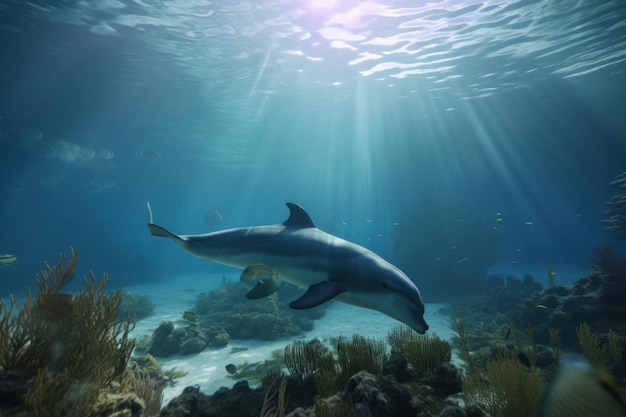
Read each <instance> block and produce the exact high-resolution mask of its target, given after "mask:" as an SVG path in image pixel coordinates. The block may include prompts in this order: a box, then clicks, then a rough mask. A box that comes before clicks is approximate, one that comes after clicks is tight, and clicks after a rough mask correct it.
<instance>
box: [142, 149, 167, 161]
mask: <svg viewBox="0 0 626 417" xmlns="http://www.w3.org/2000/svg"><path fill="white" fill-rule="evenodd" d="M137 156H139V157H141V158H143V159H145V160H146V161H158V160H159V159H161V154H160V153H158V152H157V151H155V150H154V149H144V150H143V151H141V152H139V153H138V154H137Z"/></svg>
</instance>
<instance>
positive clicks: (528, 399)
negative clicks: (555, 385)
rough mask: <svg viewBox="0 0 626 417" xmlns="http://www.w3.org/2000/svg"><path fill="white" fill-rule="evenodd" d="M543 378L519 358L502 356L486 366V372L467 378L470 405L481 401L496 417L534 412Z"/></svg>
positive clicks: (526, 415) (524, 416)
mask: <svg viewBox="0 0 626 417" xmlns="http://www.w3.org/2000/svg"><path fill="white" fill-rule="evenodd" d="M543 385H544V383H543V379H542V378H541V376H540V374H539V372H538V371H537V370H536V369H535V370H532V371H530V372H528V371H527V370H526V367H525V366H524V365H523V364H522V363H521V362H520V361H519V360H517V359H516V358H512V357H500V358H498V359H496V360H494V361H491V362H489V363H488V364H487V366H486V372H485V375H472V376H468V377H466V378H465V381H464V382H463V392H464V393H465V400H466V403H467V405H473V404H480V405H482V406H484V407H485V408H486V411H487V412H488V413H489V414H490V415H492V416H493V417H529V416H532V415H533V413H534V410H535V407H536V404H537V401H538V400H539V396H540V394H541V391H542V389H543Z"/></svg>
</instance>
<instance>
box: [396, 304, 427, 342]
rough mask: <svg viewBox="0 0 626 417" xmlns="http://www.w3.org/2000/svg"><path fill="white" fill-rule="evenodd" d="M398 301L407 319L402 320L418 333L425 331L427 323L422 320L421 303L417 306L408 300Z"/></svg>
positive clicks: (422, 308)
mask: <svg viewBox="0 0 626 417" xmlns="http://www.w3.org/2000/svg"><path fill="white" fill-rule="evenodd" d="M398 302H399V304H400V305H401V306H402V310H404V313H405V314H406V318H407V319H408V320H402V321H404V322H405V323H406V324H407V325H408V326H409V327H411V328H412V329H413V330H415V331H416V332H418V333H419V334H424V333H426V330H428V323H426V320H424V307H423V306H422V305H421V304H420V305H419V306H418V305H416V304H415V303H414V302H412V301H409V300H398Z"/></svg>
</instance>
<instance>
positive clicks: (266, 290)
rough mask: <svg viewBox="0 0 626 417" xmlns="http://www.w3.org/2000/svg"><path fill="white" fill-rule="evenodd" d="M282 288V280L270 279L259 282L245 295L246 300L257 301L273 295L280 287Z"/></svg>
mask: <svg viewBox="0 0 626 417" xmlns="http://www.w3.org/2000/svg"><path fill="white" fill-rule="evenodd" d="M282 286H283V280H282V279H278V278H272V279H267V280H261V281H259V282H257V283H256V285H255V286H254V288H252V289H251V290H250V291H248V293H247V294H246V298H250V299H252V300H258V299H259V298H263V297H267V296H268V295H272V294H274V293H275V292H276V291H277V290H278V289H279V288H280V287H282Z"/></svg>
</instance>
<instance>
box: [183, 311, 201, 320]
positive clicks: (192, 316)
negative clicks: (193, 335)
mask: <svg viewBox="0 0 626 417" xmlns="http://www.w3.org/2000/svg"><path fill="white" fill-rule="evenodd" d="M183 318H184V319H185V320H187V321H190V322H192V323H195V322H197V321H198V317H197V316H196V313H194V312H193V311H185V312H184V313H183Z"/></svg>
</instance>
